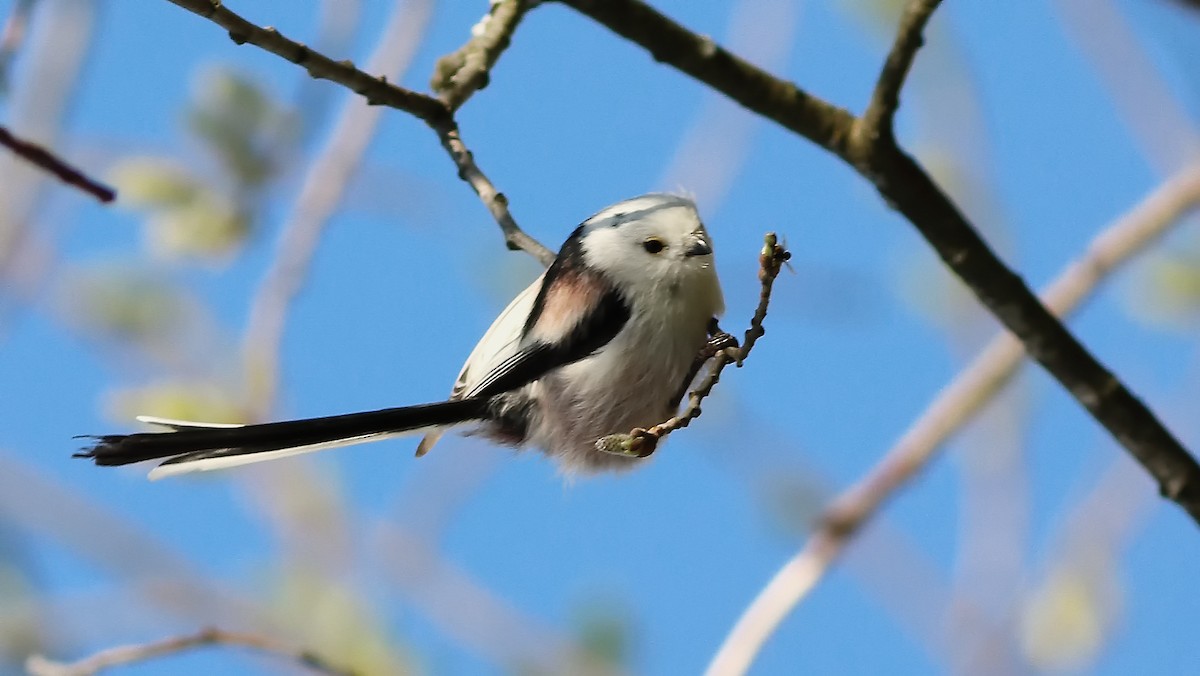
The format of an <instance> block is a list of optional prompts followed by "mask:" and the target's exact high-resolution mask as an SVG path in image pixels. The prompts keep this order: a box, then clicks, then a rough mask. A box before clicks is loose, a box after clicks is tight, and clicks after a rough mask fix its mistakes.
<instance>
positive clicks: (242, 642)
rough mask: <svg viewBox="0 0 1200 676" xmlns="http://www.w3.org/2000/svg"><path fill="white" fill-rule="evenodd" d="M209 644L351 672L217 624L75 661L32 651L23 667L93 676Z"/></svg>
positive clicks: (40, 675)
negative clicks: (218, 626) (214, 626)
mask: <svg viewBox="0 0 1200 676" xmlns="http://www.w3.org/2000/svg"><path fill="white" fill-rule="evenodd" d="M212 645H223V646H237V647H242V648H251V649H253V650H256V651H258V652H262V653H268V654H270V655H275V656H277V657H280V658H283V659H285V660H290V661H292V662H294V663H296V664H297V665H299V666H303V667H305V668H307V669H309V670H310V671H313V672H315V673H319V674H330V675H337V676H350V675H351V674H353V673H354V672H352V671H349V670H346V669H341V668H338V667H335V666H333V665H331V664H329V662H327V661H325V659H324V658H322V657H321V656H320V655H317V654H315V653H313V652H311V651H308V650H301V649H297V648H293V647H291V646H287V645H284V644H283V643H281V642H279V641H276V640H275V639H272V638H268V637H266V636H262V635H259V634H251V633H245V632H235V631H225V630H223V629H216V628H209V629H203V630H201V631H199V632H197V633H195V634H188V635H185V636H175V637H172V638H168V639H164V640H162V641H156V642H154V643H143V644H140V645H126V646H117V647H115V648H109V649H107V650H102V651H100V652H98V653H96V654H95V655H92V656H90V657H87V658H84V659H82V660H79V661H78V662H70V663H63V662H55V661H53V660H49V659H47V658H45V657H43V656H41V655H33V656H30V657H29V659H27V660H26V661H25V670H26V672H27V673H29V675H30V676H92V675H93V674H97V673H100V672H101V671H104V670H105V669H110V668H112V667H117V666H121V665H125V664H133V663H135V662H144V661H146V660H149V659H153V658H155V657H162V656H164V655H172V654H174V653H178V652H183V651H185V650H192V649H194V648H202V647H205V646H212Z"/></svg>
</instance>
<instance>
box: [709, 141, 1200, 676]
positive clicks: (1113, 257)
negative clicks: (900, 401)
mask: <svg viewBox="0 0 1200 676" xmlns="http://www.w3.org/2000/svg"><path fill="white" fill-rule="evenodd" d="M1198 208H1200V164H1194V165H1192V166H1191V167H1189V168H1187V169H1186V170H1185V171H1182V172H1180V173H1178V174H1177V175H1175V176H1174V177H1173V178H1171V179H1170V180H1169V181H1167V182H1166V183H1164V184H1163V185H1161V186H1160V187H1159V188H1157V189H1156V190H1154V191H1153V192H1152V193H1151V194H1150V195H1148V196H1147V197H1146V198H1145V199H1144V200H1143V201H1142V202H1141V203H1139V204H1138V205H1137V206H1135V207H1134V208H1133V209H1132V210H1130V211H1129V212H1128V213H1126V214H1125V215H1123V216H1122V217H1121V218H1119V219H1118V220H1117V221H1116V222H1115V223H1113V224H1112V225H1110V226H1109V227H1108V228H1106V229H1105V230H1104V231H1103V232H1101V233H1100V234H1099V235H1098V236H1097V237H1096V238H1095V239H1094V240H1092V242H1091V244H1090V245H1089V246H1088V249H1087V251H1086V252H1085V253H1084V255H1083V256H1082V257H1081V258H1080V259H1079V260H1077V261H1075V262H1073V263H1072V264H1070V265H1069V266H1067V268H1066V269H1065V270H1064V271H1063V272H1062V274H1060V275H1059V277H1058V278H1057V279H1055V280H1054V281H1053V282H1052V283H1051V284H1050V285H1049V286H1048V287H1046V289H1045V291H1044V292H1043V295H1042V297H1043V298H1044V300H1045V302H1046V305H1048V306H1049V307H1050V308H1052V309H1053V310H1054V312H1055V313H1056V314H1058V315H1060V316H1065V315H1067V314H1069V313H1071V312H1072V311H1073V310H1075V309H1076V308H1078V307H1079V305H1080V304H1081V303H1083V301H1084V300H1086V299H1087V298H1088V297H1089V296H1091V295H1092V293H1094V292H1095V290H1096V288H1097V286H1098V285H1099V284H1100V283H1101V282H1103V281H1104V280H1105V279H1106V278H1107V277H1108V276H1109V275H1110V274H1111V273H1112V271H1113V270H1114V269H1115V268H1116V267H1117V266H1119V265H1121V264H1122V263H1125V262H1126V261H1128V260H1129V259H1130V258H1131V257H1133V256H1134V255H1136V254H1138V253H1139V252H1141V251H1143V250H1145V248H1146V247H1147V246H1149V245H1150V244H1151V243H1153V242H1155V241H1156V240H1157V239H1158V238H1159V237H1161V236H1162V234H1163V233H1164V232H1166V231H1167V230H1168V229H1169V228H1170V227H1171V226H1172V225H1173V224H1176V223H1178V222H1180V220H1182V219H1183V217H1184V216H1186V215H1187V213H1188V212H1190V211H1193V210H1196V209H1198ZM1024 357H1025V352H1024V350H1023V349H1022V346H1021V343H1020V342H1018V341H1017V340H1016V339H1015V338H1013V337H1012V336H1011V335H1009V334H1002V335H1000V336H998V337H996V338H995V339H994V340H992V342H991V343H989V344H988V346H987V347H986V348H984V350H983V351H982V352H980V353H979V355H978V356H977V357H975V359H974V360H972V361H971V364H970V365H969V366H967V368H965V369H963V371H962V372H961V373H960V374H959V375H958V376H957V377H955V379H954V380H953V381H952V382H950V383H949V384H948V385H947V386H946V387H945V388H943V389H942V391H941V392H940V393H939V394H938V396H937V397H936V398H935V399H934V401H933V402H932V403H930V405H929V407H928V408H926V409H925V412H924V413H923V414H922V415H921V417H920V418H918V419H917V420H916V421H915V422H914V423H913V424H912V425H911V426H910V427H909V428H908V431H907V432H905V433H904V435H903V436H901V437H900V439H899V440H898V441H897V442H896V444H895V445H894V446H892V448H891V449H890V450H888V452H887V454H886V455H885V456H884V457H883V459H882V460H880V461H879V463H878V464H877V465H876V466H875V467H874V468H873V469H871V470H870V471H869V472H868V473H867V474H866V476H864V477H863V478H862V479H860V480H859V481H858V482H857V483H855V484H854V485H853V486H851V487H850V488H848V489H847V490H846V491H845V492H843V493H842V494H841V495H840V496H838V497H837V499H835V500H834V501H833V502H832V503H831V504H830V506H829V507H828V508H827V509H826V510H825V512H824V514H823V515H822V516H821V518H820V519H819V520H818V525H817V527H816V530H815V531H814V533H813V534H812V536H811V537H810V538H809V540H808V542H807V543H806V544H805V545H804V548H803V549H802V550H801V551H800V552H799V553H798V554H796V555H795V556H794V557H792V559H791V560H789V561H788V562H787V563H786V564H785V565H784V567H783V568H781V569H780V570H779V572H777V573H776V574H775V577H774V578H773V579H772V580H771V581H770V582H769V583H768V584H767V586H766V587H764V588H763V589H762V591H761V592H759V594H758V597H757V598H756V599H755V600H754V602H753V603H751V604H750V606H749V607H747V608H746V610H745V612H744V613H743V614H742V617H741V618H740V619H739V620H738V622H737V624H736V625H735V626H734V628H733V630H732V631H731V632H730V633H729V635H728V636H727V637H726V639H725V642H724V643H723V644H722V646H721V648H720V650H719V651H718V652H717V654H716V656H715V657H714V658H713V661H712V663H711V665H710V666H709V669H708V673H709V674H710V675H712V676H716V675H722V676H724V675H727V674H742V673H745V671H746V670H747V669H749V667H750V664H751V663H752V662H753V660H754V657H755V656H756V655H757V654H758V652H759V650H760V649H761V648H762V646H763V644H764V643H765V642H766V640H767V639H768V638H769V637H770V636H771V634H772V633H774V631H775V630H776V628H778V626H779V624H780V622H782V621H783V619H784V618H785V617H787V615H788V614H789V613H790V612H791V611H792V609H793V608H794V607H795V606H796V604H798V603H799V602H800V601H801V600H802V599H803V598H804V597H805V596H806V595H807V594H808V593H809V592H810V591H811V590H812V589H813V587H815V586H816V584H817V582H818V581H820V579H821V578H822V577H823V576H824V575H825V573H826V572H827V571H828V570H829V567H830V566H831V564H832V563H833V561H834V560H835V559H836V558H837V556H838V555H840V554H841V552H842V550H843V549H844V548H845V546H846V545H847V544H848V543H849V541H850V538H851V537H853V535H854V534H855V533H857V532H858V531H859V530H860V529H861V528H862V527H863V525H864V524H865V523H866V522H867V521H868V520H869V519H870V518H871V517H872V516H874V515H875V513H876V512H878V510H879V509H880V507H881V506H882V505H883V503H884V502H886V501H887V500H888V499H889V498H891V497H892V496H893V495H894V494H895V493H896V491H897V490H898V489H900V488H901V487H902V486H904V485H905V484H907V483H908V482H909V481H910V480H911V479H912V478H913V476H914V475H915V474H916V473H917V472H919V471H921V470H922V469H924V468H925V467H926V466H927V465H928V464H929V462H930V460H931V459H932V458H933V457H934V455H935V453H936V452H937V450H938V449H939V448H941V446H942V444H943V443H944V442H945V441H946V439H947V438H948V437H949V436H950V435H952V434H953V433H955V432H956V431H957V430H958V429H959V428H961V427H962V426H963V425H964V424H965V423H966V422H967V421H968V420H970V419H972V417H974V415H975V414H976V413H978V412H979V410H980V409H981V408H983V406H984V404H986V403H987V402H988V401H990V400H991V399H992V397H993V396H995V395H996V393H997V392H999V391H1000V390H1001V388H1003V387H1004V385H1005V384H1006V383H1007V382H1008V381H1009V380H1010V379H1011V378H1012V376H1013V374H1014V373H1016V371H1017V368H1018V367H1019V366H1020V365H1021V363H1022V361H1023V359H1024Z"/></svg>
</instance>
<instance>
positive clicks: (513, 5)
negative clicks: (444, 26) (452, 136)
mask: <svg viewBox="0 0 1200 676" xmlns="http://www.w3.org/2000/svg"><path fill="white" fill-rule="evenodd" d="M533 4H534V3H533V2H532V1H531V0H494V1H493V2H492V3H491V7H490V8H489V9H488V13H487V15H486V16H484V17H483V19H481V20H480V22H479V23H478V24H476V25H475V26H474V27H473V28H472V29H471V39H470V40H469V41H467V44H465V45H463V46H462V47H459V48H458V49H457V50H455V51H454V52H452V53H450V54H447V55H446V56H443V57H442V58H440V59H438V61H437V64H436V65H435V66H434V71H433V78H432V79H431V80H430V83H429V84H430V86H431V87H433V90H434V91H435V92H438V93H439V94H440V96H439V98H441V100H442V102H443V103H445V104H446V106H447V107H448V108H450V110H458V109H459V108H460V107H462V104H464V103H466V102H467V99H469V98H471V95H472V94H474V93H475V92H476V91H478V90H480V89H483V88H484V87H486V86H487V85H488V80H489V78H490V77H491V71H492V67H493V66H495V65H496V61H497V60H498V59H499V58H500V55H501V54H502V53H503V52H504V50H505V49H508V45H509V43H510V42H511V41H512V36H513V33H514V32H515V31H516V30H517V25H518V24H519V23H521V19H522V18H523V17H524V16H525V12H528V11H529V10H530V9H531V8H532V7H533Z"/></svg>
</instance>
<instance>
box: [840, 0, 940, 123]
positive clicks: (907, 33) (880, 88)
mask: <svg viewBox="0 0 1200 676" xmlns="http://www.w3.org/2000/svg"><path fill="white" fill-rule="evenodd" d="M940 4H941V0H915V1H914V2H910V3H909V4H908V6H907V7H905V9H904V15H903V16H902V17H901V18H900V27H899V29H898V30H897V35H896V41H895V43H893V44H892V51H891V52H890V53H889V54H888V57H887V61H886V62H884V64H883V71H882V72H881V73H880V74H879V80H878V81H877V82H876V83H875V91H874V92H872V94H871V102H870V103H869V104H868V105H867V109H866V110H865V111H864V112H863V114H862V117H861V118H859V120H858V125H857V126H858V131H859V132H860V133H861V134H863V135H864V136H866V137H867V140H868V141H869V142H875V141H877V140H878V139H879V138H880V137H881V136H883V137H885V138H887V139H889V140H891V139H894V134H893V122H894V120H895V117H896V110H897V109H899V108H900V90H901V89H902V88H903V87H904V83H905V81H906V80H907V79H908V72H909V70H910V69H911V68H912V64H913V59H914V58H916V56H917V50H918V49H920V48H921V46H922V45H924V44H925V38H924V37H923V31H924V30H925V24H927V23H929V18H930V17H931V16H933V10H935V9H937V8H938V5H940Z"/></svg>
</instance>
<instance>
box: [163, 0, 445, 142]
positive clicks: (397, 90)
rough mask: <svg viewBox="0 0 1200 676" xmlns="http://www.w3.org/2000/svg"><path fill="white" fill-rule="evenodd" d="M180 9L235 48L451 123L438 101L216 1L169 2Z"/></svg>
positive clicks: (431, 121) (376, 102)
mask: <svg viewBox="0 0 1200 676" xmlns="http://www.w3.org/2000/svg"><path fill="white" fill-rule="evenodd" d="M170 2H172V3H174V4H176V5H179V6H180V7H182V8H184V9H186V10H188V11H189V12H192V13H194V14H199V15H200V16H202V17H204V18H206V19H208V20H209V21H212V22H213V23H215V24H217V25H218V26H220V27H222V28H224V29H225V30H226V31H228V32H229V39H231V40H233V41H234V42H236V43H237V44H239V45H242V44H246V43H249V44H252V45H254V46H255V47H258V48H260V49H264V50H266V51H268V52H271V53H272V54H275V55H276V56H280V57H283V58H284V59H287V60H288V61H291V62H292V63H294V64H296V65H297V66H300V67H302V68H304V69H305V70H307V71H308V74H309V75H311V76H312V77H314V78H317V79H320V80H329V81H330V82H336V83H338V84H340V85H342V86H343V87H346V88H347V89H349V90H350V91H352V92H354V93H356V94H360V95H362V96H363V97H365V98H366V99H367V103H370V104H371V105H373V106H388V107H389V108H395V109H397V110H403V111H404V112H406V113H408V114H410V115H414V116H416V117H418V118H420V119H421V120H423V121H424V122H425V123H426V124H428V125H430V126H436V125H446V124H453V117H452V114H451V112H450V111H449V110H448V109H447V108H446V106H444V105H443V104H442V102H441V101H438V100H437V99H435V98H433V97H432V96H428V95H426V94H421V93H419V92H414V91H412V90H410V89H405V88H404V87H400V86H398V85H394V84H392V83H390V82H388V81H387V78H386V77H383V76H379V77H376V76H374V75H369V74H367V73H365V72H363V71H361V70H359V69H357V68H355V67H354V63H352V62H350V61H334V60H333V59H331V58H329V57H328V56H325V55H324V54H321V53H320V52H316V51H313V50H312V49H309V48H308V47H306V46H305V45H303V44H301V43H299V42H296V41H295V40H291V39H288V38H286V37H284V36H283V34H282V33H280V32H279V31H277V30H275V29H274V28H271V27H269V26H268V27H265V28H264V27H260V26H257V25H255V24H253V23H251V22H249V21H247V20H246V19H244V18H242V17H241V16H239V15H238V14H236V13H234V12H233V11H231V10H229V9H226V8H225V6H224V5H222V4H221V2H220V0H170Z"/></svg>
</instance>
